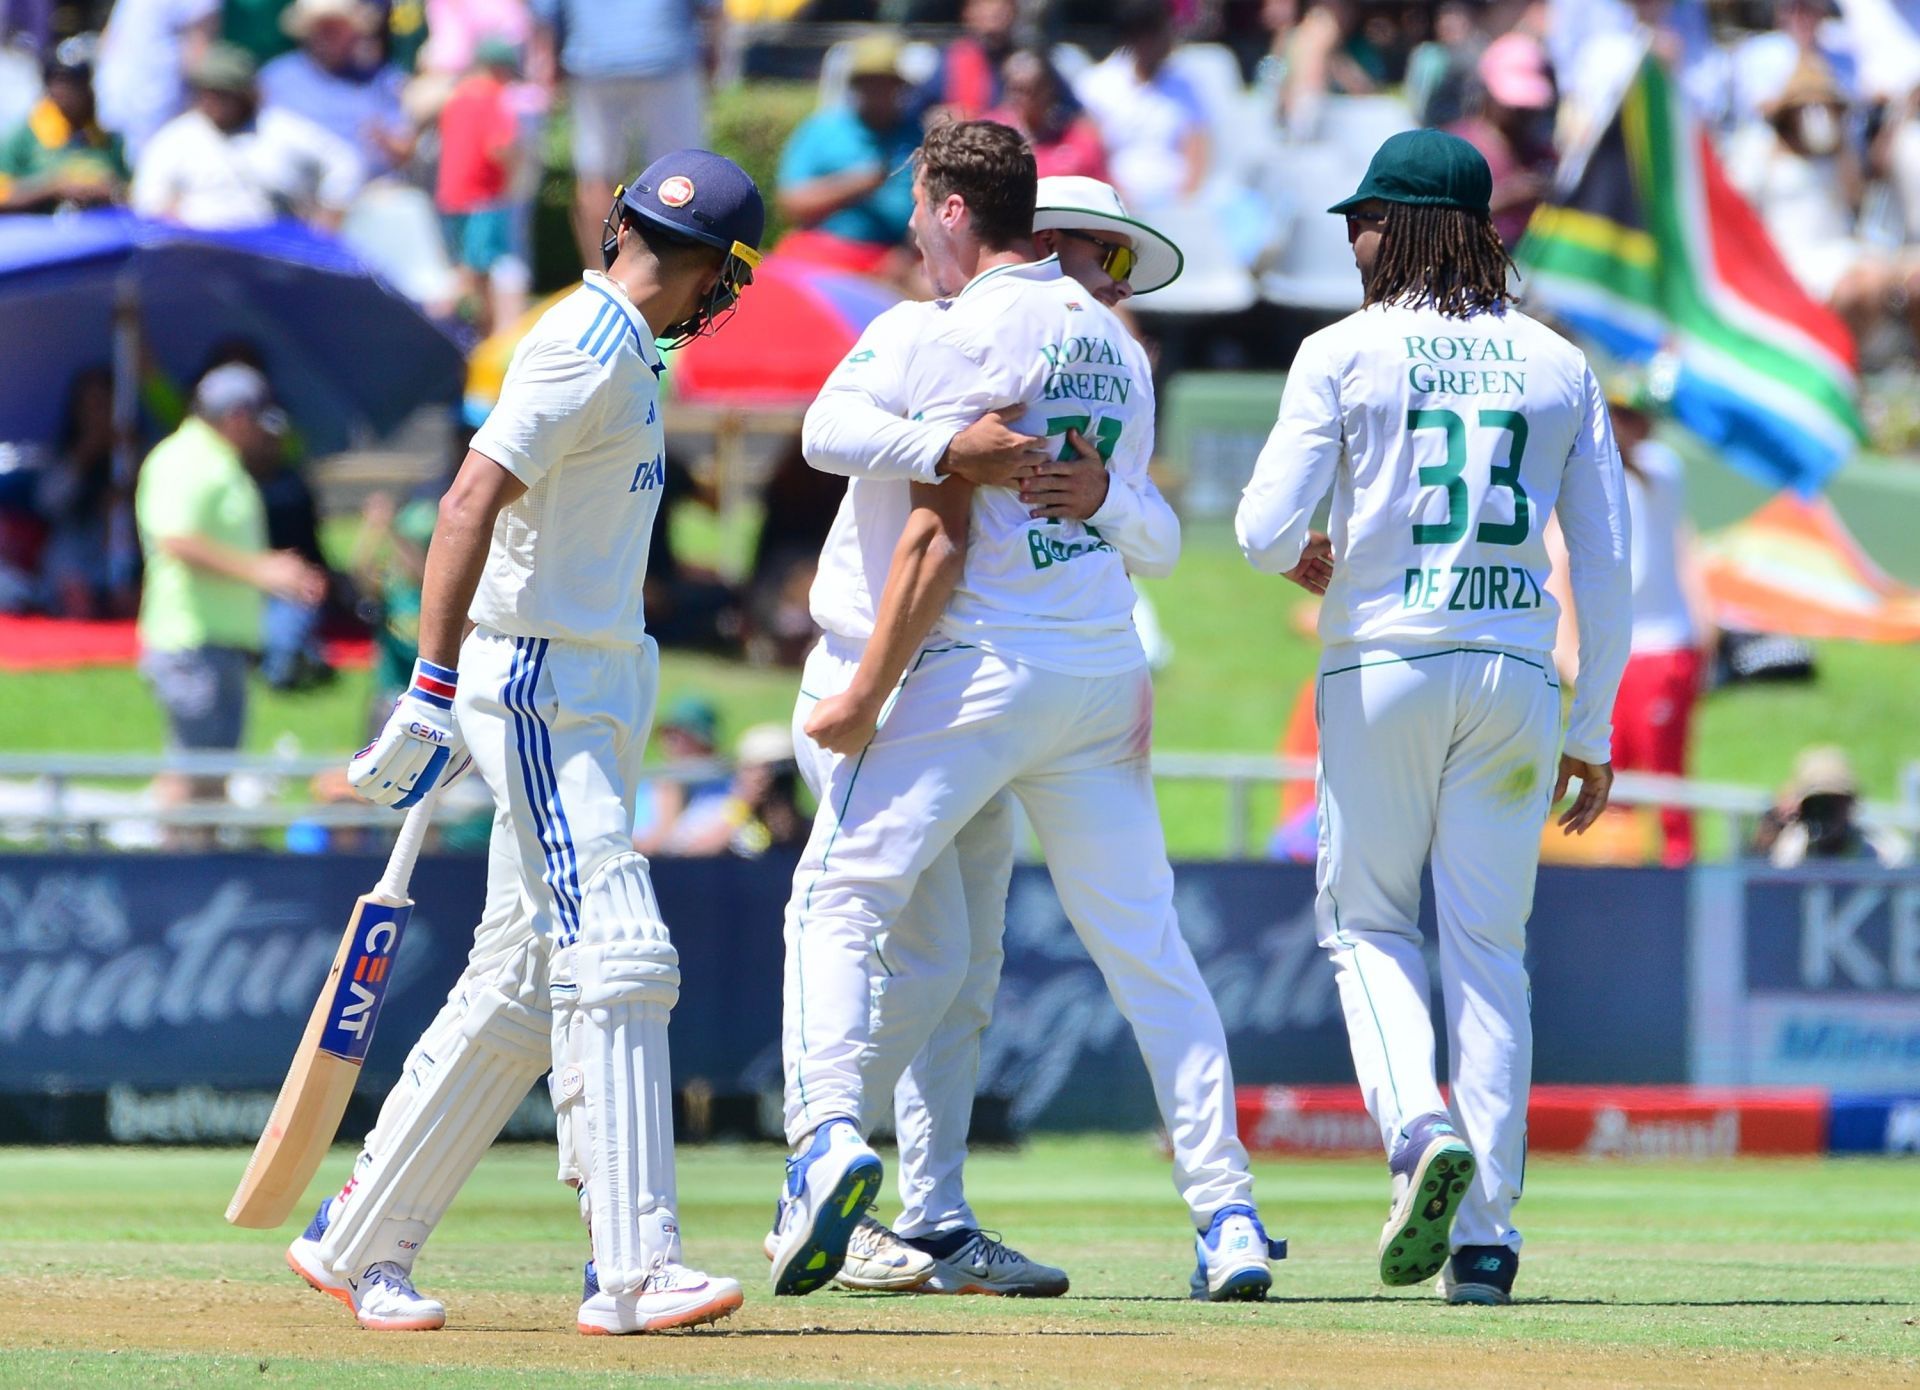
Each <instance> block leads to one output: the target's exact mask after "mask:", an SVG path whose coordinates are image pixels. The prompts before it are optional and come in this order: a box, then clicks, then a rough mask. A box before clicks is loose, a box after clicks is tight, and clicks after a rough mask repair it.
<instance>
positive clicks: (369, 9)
mask: <svg viewBox="0 0 1920 1390" xmlns="http://www.w3.org/2000/svg"><path fill="white" fill-rule="evenodd" d="M329 19H344V20H346V21H347V22H348V23H349V24H353V25H357V26H358V27H359V28H360V29H361V30H362V31H363V32H367V33H371V32H372V31H373V30H374V29H375V28H377V27H378V26H379V23H380V11H378V10H377V9H375V8H374V7H373V6H372V5H369V4H368V3H366V0H293V4H292V5H290V6H288V7H287V11H286V13H285V14H283V15H281V16H280V27H281V28H282V29H284V30H286V31H287V34H288V35H289V36H290V37H292V38H296V39H304V38H305V37H306V36H307V33H308V31H309V30H311V29H312V28H313V26H314V25H316V24H320V23H323V22H324V21H326V20H329Z"/></svg>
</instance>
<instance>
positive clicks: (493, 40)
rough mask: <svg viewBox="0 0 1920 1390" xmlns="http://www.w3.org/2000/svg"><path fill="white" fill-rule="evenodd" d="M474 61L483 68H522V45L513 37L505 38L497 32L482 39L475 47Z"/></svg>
mask: <svg viewBox="0 0 1920 1390" xmlns="http://www.w3.org/2000/svg"><path fill="white" fill-rule="evenodd" d="M473 61H474V63H475V65H476V66H479V67H483V68H511V69H513V70H514V71H515V72H518V71H519V70H520V45H519V44H517V43H515V42H514V41H513V40H512V39H503V38H501V37H500V36H499V35H497V34H495V35H493V36H491V37H488V38H484V39H482V40H480V42H479V43H477V44H475V45H474V48H473Z"/></svg>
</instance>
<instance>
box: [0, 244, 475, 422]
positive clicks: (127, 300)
mask: <svg viewBox="0 0 1920 1390" xmlns="http://www.w3.org/2000/svg"><path fill="white" fill-rule="evenodd" d="M116 314H118V319H117V320H116ZM116 322H117V326H118V328H119V329H121V330H125V329H127V328H129V327H131V326H132V325H133V324H135V323H137V325H138V329H139V340H140V344H141V347H142V350H143V355H144V360H145V363H146V367H147V370H149V371H155V370H157V371H158V372H160V373H162V374H164V376H165V377H167V378H169V379H170V380H171V381H172V382H173V383H174V384H175V385H176V386H177V387H179V388H181V389H182V390H184V389H185V387H186V386H187V385H188V383H189V382H190V381H191V380H192V379H193V377H194V376H195V375H196V374H197V373H198V371H199V369H200V367H201V366H202V364H203V363H204V362H205V360H206V357H207V354H208V352H209V351H210V350H211V349H212V348H214V347H215V346H217V345H219V344H221V343H225V342H229V341H233V340H244V341H246V342H248V343H250V344H252V345H253V346H254V347H256V348H258V349H259V351H260V353H261V355H262V357H263V358H264V359H265V362H266V369H267V374H268V376H269V377H270V378H271V380H272V382H273V387H274V391H275V393H276V394H277V395H278V397H279V398H280V400H281V401H282V402H283V403H284V404H285V406H286V407H287V410H288V412H289V413H290V414H291V415H292V416H293V419H294V422H295V424H296V425H297V426H298V428H299V431H300V434H301V436H302V438H303V439H304V440H305V442H306V444H307V447H308V448H309V449H310V450H312V451H313V452H315V453H330V452H335V451H338V450H340V449H344V448H346V447H348V445H349V444H350V443H353V442H355V441H356V440H359V439H364V438H366V437H368V436H370V435H373V434H377V433H383V432H385V431H387V430H390V429H392V428H393V427H394V426H396V425H398V424H399V423H400V421H401V420H402V419H404V418H405V417H406V416H407V414H408V413H409V412H411V411H412V410H414V409H415V408H416V407H418V406H420V405H423V404H427V403H430V402H435V401H446V402H451V401H453V400H455V399H456V398H457V397H458V395H459V392H460V381H461V373H462V356H461V352H460V348H459V347H458V346H457V345H456V344H455V343H454V342H453V340H452V339H451V338H449V337H448V336H447V335H446V334H445V333H443V332H442V331H441V330H440V329H439V328H437V327H435V326H434V325H433V323H431V322H430V321H429V320H428V319H427V318H426V317H425V316H423V315H422V314H421V313H420V311H419V310H418V309H417V308H416V307H414V305H413V304H411V303H410V302H409V301H407V300H406V299H404V298H402V297H401V296H400V295H398V294H396V293H394V292H393V291H392V290H391V289H389V288H388V287H387V286H386V285H385V284H384V283H383V282H381V281H380V280H378V279H376V278H375V277H374V276H373V274H372V273H371V272H370V271H368V270H367V269H366V268H365V267H364V266H363V265H362V264H361V263H360V261H359V260H358V259H357V258H356V257H355V256H354V255H353V253H352V252H350V251H348V250H347V249H346V248H345V247H343V246H341V245H340V244H339V243H338V242H336V241H334V240H332V239H330V238H328V237H325V236H322V235H320V234H318V233H316V232H313V231H310V230H309V229H307V228H306V227H303V226H301V225H299V224H298V223H291V222H286V223H279V224H276V225H274V226H270V227H256V228H248V229H245V230H240V231H224V232H217V231H195V230H191V229H189V228H185V227H179V226H174V225H172V224H169V223H161V222H152V221H148V220H145V219H142V218H139V217H135V216H133V215H132V214H130V213H127V212H122V211H109V212H92V213H82V214H76V215H72V216H61V217H12V218H6V219H0V381H4V382H5V383H6V389H5V390H4V391H0V440H13V441H20V440H36V441H41V442H44V443H53V442H55V440H56V436H57V434H58V432H59V429H60V417H61V412H62V409H63V407H64V403H65V401H66V396H67V387H68V383H69V382H71V381H72V379H73V377H74V375H75V374H76V373H77V372H79V371H81V370H82V369H84V368H86V367H89V366H93V365H96V364H99V363H104V362H106V361H107V360H108V359H109V357H112V356H118V357H120V359H121V360H123V361H124V360H126V353H127V350H128V347H129V343H128V341H127V339H128V335H127V334H126V333H125V332H124V331H122V332H120V333H119V334H118V335H116ZM116 336H118V338H119V342H118V349H119V350H118V352H117V353H116Z"/></svg>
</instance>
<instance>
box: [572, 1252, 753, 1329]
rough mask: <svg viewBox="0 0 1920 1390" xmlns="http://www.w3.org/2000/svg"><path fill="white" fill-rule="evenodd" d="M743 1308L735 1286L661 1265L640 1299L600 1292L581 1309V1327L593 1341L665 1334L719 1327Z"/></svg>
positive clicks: (656, 1265)
mask: <svg viewBox="0 0 1920 1390" xmlns="http://www.w3.org/2000/svg"><path fill="white" fill-rule="evenodd" d="M595 1282H596V1283H597V1282H598V1281H595ZM741 1302H742V1296H741V1293H740V1285H739V1283H738V1282H737V1281H735V1280H732V1279H722V1278H719V1277H717V1276H714V1275H710V1274H702V1273H701V1272H700V1271H699V1270H697V1269H688V1268H687V1267H686V1266H685V1265H683V1264H675V1263H673V1262H672V1261H671V1260H667V1259H660V1260H657V1261H656V1262H655V1263H654V1266H653V1272H652V1273H650V1274H648V1275H647V1281H646V1283H644V1284H642V1285H641V1286H640V1291H639V1292H638V1293H631V1294H613V1293H605V1292H602V1291H599V1290H598V1289H596V1290H595V1291H594V1292H593V1293H592V1294H590V1295H589V1296H588V1297H587V1300H586V1301H585V1302H584V1303H582V1304H581V1305H580V1317H579V1320H578V1324H577V1325H578V1326H579V1328H580V1330H581V1331H582V1332H584V1333H585V1334H586V1335H587V1336H589V1337H620V1336H626V1335H628V1334H629V1333H635V1332H665V1331H666V1330H667V1329H669V1328H673V1327H697V1326H699V1325H700V1324H701V1323H708V1322H718V1321H720V1319H722V1318H724V1317H726V1316H727V1315H728V1314H729V1313H732V1312H734V1311H736V1310H737V1309H738V1308H739V1307H740V1304H741Z"/></svg>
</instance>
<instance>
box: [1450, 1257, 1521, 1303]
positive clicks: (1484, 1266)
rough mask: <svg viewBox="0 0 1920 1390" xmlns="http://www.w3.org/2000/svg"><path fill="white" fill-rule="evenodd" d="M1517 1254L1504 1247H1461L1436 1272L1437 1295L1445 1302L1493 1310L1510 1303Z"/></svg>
mask: <svg viewBox="0 0 1920 1390" xmlns="http://www.w3.org/2000/svg"><path fill="white" fill-rule="evenodd" d="M1519 1272H1520V1252H1519V1251H1518V1250H1509V1249H1507V1247H1506V1246H1504V1245H1463V1246H1461V1247H1460V1248H1459V1249H1458V1250H1456V1251H1454V1252H1453V1258H1452V1259H1450V1260H1448V1261H1447V1263H1446V1267H1445V1268H1443V1269H1442V1270H1441V1271H1440V1296H1441V1297H1442V1298H1444V1299H1446V1300H1447V1302H1449V1303H1456V1304H1457V1303H1477V1304H1480V1305H1481V1306H1483V1307H1489V1308H1497V1307H1501V1306H1503V1305H1505V1304H1508V1303H1511V1302H1513V1276H1514V1275H1516V1274H1518V1273H1519Z"/></svg>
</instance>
